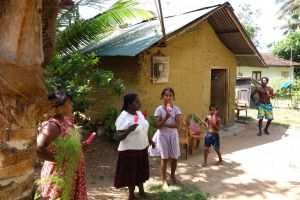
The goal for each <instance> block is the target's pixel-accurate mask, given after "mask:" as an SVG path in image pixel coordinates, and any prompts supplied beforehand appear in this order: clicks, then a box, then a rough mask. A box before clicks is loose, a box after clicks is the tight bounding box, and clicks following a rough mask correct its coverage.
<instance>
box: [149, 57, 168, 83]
mask: <svg viewBox="0 0 300 200" xmlns="http://www.w3.org/2000/svg"><path fill="white" fill-rule="evenodd" d="M152 78H153V83H166V82H168V79H169V57H167V56H153V57H152Z"/></svg>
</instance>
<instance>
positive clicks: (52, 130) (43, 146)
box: [36, 122, 60, 162]
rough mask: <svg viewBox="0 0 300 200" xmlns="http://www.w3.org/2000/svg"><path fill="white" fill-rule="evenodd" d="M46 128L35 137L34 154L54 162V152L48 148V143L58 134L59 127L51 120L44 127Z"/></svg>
mask: <svg viewBox="0 0 300 200" xmlns="http://www.w3.org/2000/svg"><path fill="white" fill-rule="evenodd" d="M46 128H47V129H48V130H46V131H42V132H41V133H40V134H39V135H38V137H37V146H36V154H37V156H38V157H39V158H41V159H43V160H48V161H52V162H54V161H55V160H54V154H53V153H52V152H50V151H49V150H48V146H49V144H50V143H51V142H52V141H53V140H54V139H55V138H56V137H57V136H59V132H60V129H59V127H58V126H57V125H56V124H55V123H52V122H49V125H48V126H47V127H46Z"/></svg>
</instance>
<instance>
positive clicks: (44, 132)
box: [36, 91, 87, 200]
mask: <svg viewBox="0 0 300 200" xmlns="http://www.w3.org/2000/svg"><path fill="white" fill-rule="evenodd" d="M48 100H49V101H50V102H51V105H52V106H53V109H54V111H55V113H56V114H55V115H54V116H53V118H50V119H49V120H47V121H45V122H43V123H42V124H41V126H40V128H39V131H38V133H39V134H38V137H37V147H36V153H37V156H38V157H39V158H41V159H43V160H45V161H44V165H43V168H42V171H41V178H45V177H48V176H51V175H60V176H63V175H64V174H63V173H61V172H57V171H56V170H55V159H54V157H55V152H56V150H55V149H54V148H53V146H52V145H51V143H52V142H53V141H54V139H55V138H58V137H64V136H66V135H67V134H68V132H67V131H68V129H69V128H73V127H74V125H73V123H72V121H71V120H69V118H68V115H69V114H71V113H72V112H73V103H72V97H71V96H70V95H69V94H68V93H67V92H65V91H56V92H54V93H51V94H49V95H48ZM85 175H86V172H85V163H84V157H83V154H82V152H81V155H80V160H79V164H78V169H77V170H76V172H75V174H74V180H73V186H72V191H71V194H70V197H69V198H68V199H71V200H87V189H86V177H85ZM40 190H41V194H42V197H44V198H48V199H50V200H55V199H57V198H59V197H61V195H62V191H61V189H60V188H58V187H57V186H56V185H55V184H53V183H51V182H47V183H44V184H43V185H41V187H40Z"/></svg>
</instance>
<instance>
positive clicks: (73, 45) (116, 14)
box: [56, 0, 154, 55]
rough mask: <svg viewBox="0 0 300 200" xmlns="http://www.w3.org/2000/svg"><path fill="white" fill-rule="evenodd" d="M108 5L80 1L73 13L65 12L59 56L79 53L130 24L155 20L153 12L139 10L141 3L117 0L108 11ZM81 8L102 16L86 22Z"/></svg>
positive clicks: (61, 16) (59, 35)
mask: <svg viewBox="0 0 300 200" xmlns="http://www.w3.org/2000/svg"><path fill="white" fill-rule="evenodd" d="M108 3H110V2H109V1H108V0H101V1H99V0H98V1H96V0H76V1H75V6H74V7H73V9H72V10H69V11H64V10H62V11H61V13H60V14H59V17H58V27H59V26H60V28H58V29H57V30H58V31H57V38H56V43H57V51H58V53H59V54H63V55H66V54H70V53H74V52H77V51H78V50H79V49H82V48H84V47H86V46H88V45H89V44H91V43H93V42H96V41H97V40H98V39H99V38H101V35H102V36H104V35H103V34H104V33H108V32H110V31H112V30H115V29H116V28H117V27H118V25H121V24H124V23H125V22H126V21H128V20H131V19H134V18H141V19H143V20H147V19H150V18H152V17H153V16H154V13H153V12H151V11H147V10H144V9H141V8H138V5H139V3H138V1H137V0H117V1H116V2H115V3H114V4H113V5H112V6H111V7H109V8H107V6H105V4H108ZM79 6H89V7H93V8H96V9H98V10H99V12H101V13H100V14H98V15H97V16H95V17H93V18H91V19H83V18H81V17H80V16H79V12H78V9H79ZM105 7H106V8H105ZM61 29H63V30H61Z"/></svg>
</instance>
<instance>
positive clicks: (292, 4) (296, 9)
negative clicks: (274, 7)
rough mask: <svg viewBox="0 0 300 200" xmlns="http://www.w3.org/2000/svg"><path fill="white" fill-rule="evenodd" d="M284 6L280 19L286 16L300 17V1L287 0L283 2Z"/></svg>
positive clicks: (282, 6) (281, 9) (281, 8)
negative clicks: (299, 15)
mask: <svg viewBox="0 0 300 200" xmlns="http://www.w3.org/2000/svg"><path fill="white" fill-rule="evenodd" d="M281 2H283V4H282V5H281V7H280V10H279V12H280V15H279V18H280V19H282V18H284V17H286V16H291V15H298V14H300V0H286V1H281Z"/></svg>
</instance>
